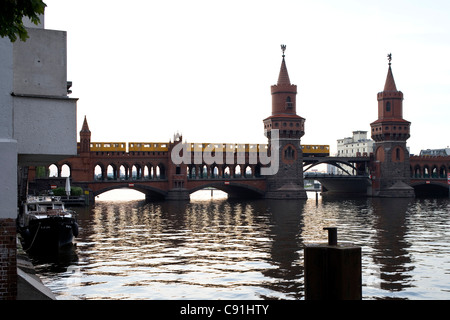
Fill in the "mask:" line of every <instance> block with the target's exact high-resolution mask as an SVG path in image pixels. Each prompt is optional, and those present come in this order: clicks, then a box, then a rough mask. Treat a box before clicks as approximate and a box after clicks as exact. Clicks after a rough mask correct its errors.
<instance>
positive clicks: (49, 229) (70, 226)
mask: <svg viewBox="0 0 450 320" xmlns="http://www.w3.org/2000/svg"><path fill="white" fill-rule="evenodd" d="M21 234H22V237H23V239H24V242H25V246H24V247H25V248H27V250H57V249H59V248H61V247H64V246H66V245H69V244H71V243H72V241H73V238H74V237H76V236H77V235H78V225H77V223H76V221H75V219H73V218H65V217H47V218H45V219H36V220H31V221H30V223H29V224H28V227H26V228H23V230H22V232H21Z"/></svg>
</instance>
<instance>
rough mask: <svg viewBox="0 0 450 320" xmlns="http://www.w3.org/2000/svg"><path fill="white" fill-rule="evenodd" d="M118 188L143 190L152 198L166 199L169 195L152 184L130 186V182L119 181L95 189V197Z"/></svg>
mask: <svg viewBox="0 0 450 320" xmlns="http://www.w3.org/2000/svg"><path fill="white" fill-rule="evenodd" d="M117 189H130V190H136V191H139V192H142V193H143V194H145V195H146V197H147V198H151V199H161V200H162V199H164V198H165V197H166V195H167V192H166V191H164V190H161V189H158V188H155V187H152V186H147V185H143V184H139V183H133V186H130V184H129V183H118V184H113V185H109V186H106V187H103V188H100V189H98V190H96V191H93V194H94V197H96V196H98V195H100V194H102V193H105V192H108V191H112V190H117Z"/></svg>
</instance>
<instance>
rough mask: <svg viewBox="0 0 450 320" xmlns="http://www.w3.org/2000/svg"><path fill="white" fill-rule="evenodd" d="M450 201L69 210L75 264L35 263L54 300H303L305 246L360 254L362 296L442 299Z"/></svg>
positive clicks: (112, 205) (141, 204)
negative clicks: (74, 225)
mask: <svg viewBox="0 0 450 320" xmlns="http://www.w3.org/2000/svg"><path fill="white" fill-rule="evenodd" d="M448 209H449V201H448V199H441V200H415V199H412V200H405V199H346V200H337V199H334V200H333V199H319V201H318V202H316V201H314V199H310V200H308V201H283V200H270V201H268V200H252V201H238V200H227V199H223V200H209V201H191V202H160V203H146V202H145V201H139V200H138V201H122V202H120V201H114V202H108V201H102V202H98V203H97V204H96V205H95V206H93V207H90V208H77V211H78V218H79V223H80V237H79V238H78V239H77V246H76V249H75V252H76V259H73V256H72V260H70V259H69V260H68V262H67V261H66V262H64V263H61V262H60V261H47V262H44V261H42V260H36V261H35V263H36V268H37V271H38V272H39V273H40V275H41V276H42V278H43V281H44V282H45V283H46V284H47V285H48V286H49V287H50V288H51V289H52V290H53V291H54V292H55V294H56V295H57V296H58V298H59V299H73V298H76V299H303V298H304V282H303V274H304V269H303V246H304V244H306V243H312V242H326V241H327V233H326V232H325V231H324V230H323V228H324V227H328V226H336V227H338V241H339V242H344V243H345V242H348V243H353V244H356V245H359V246H361V247H362V255H363V258H362V259H363V261H362V264H363V298H364V299H386V298H389V299H390V298H395V299H417V298H422V299H442V298H445V297H446V295H447V297H446V298H448V292H449V291H450V285H449V284H448V281H446V280H445V279H447V278H448V273H450V266H449V261H448V258H447V257H448V254H449V253H450V252H449V251H450V249H449V247H450V244H449V243H450V240H449V238H450V237H449V235H450V232H449V227H448V225H449V223H448V221H449V210H448Z"/></svg>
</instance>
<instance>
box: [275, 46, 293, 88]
mask: <svg viewBox="0 0 450 320" xmlns="http://www.w3.org/2000/svg"><path fill="white" fill-rule="evenodd" d="M290 84H291V81H290V80H289V74H288V71H287V68H286V61H284V53H283V61H282V62H281V68H280V75H279V76H278V82H277V85H290Z"/></svg>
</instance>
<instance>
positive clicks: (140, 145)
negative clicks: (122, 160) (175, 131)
mask: <svg viewBox="0 0 450 320" xmlns="http://www.w3.org/2000/svg"><path fill="white" fill-rule="evenodd" d="M135 151H144V152H155V151H159V152H166V151H169V143H167V142H129V143H128V152H135Z"/></svg>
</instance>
